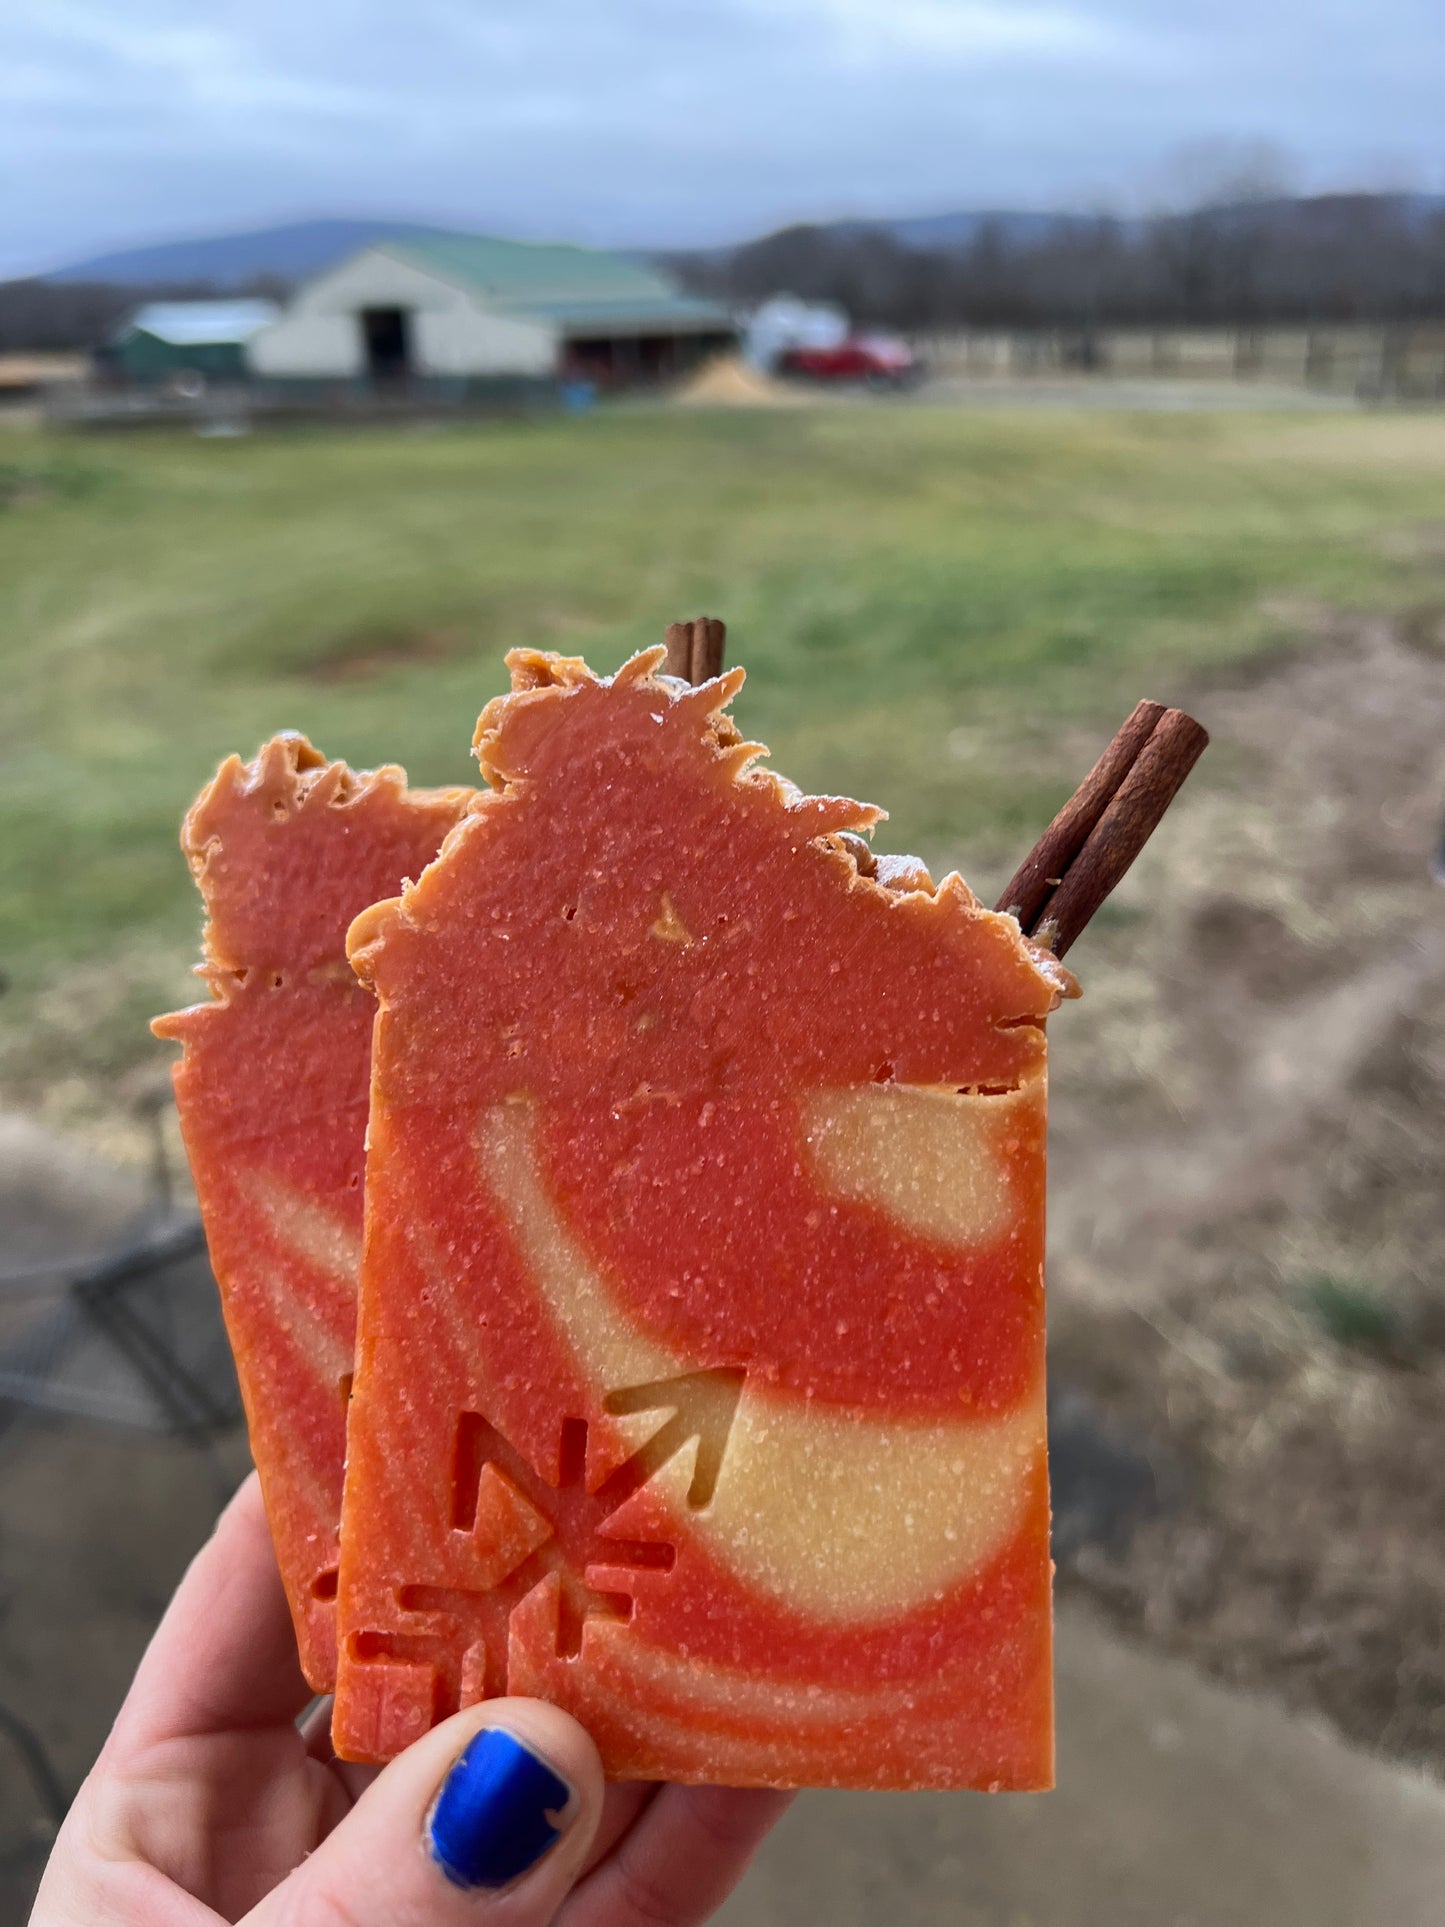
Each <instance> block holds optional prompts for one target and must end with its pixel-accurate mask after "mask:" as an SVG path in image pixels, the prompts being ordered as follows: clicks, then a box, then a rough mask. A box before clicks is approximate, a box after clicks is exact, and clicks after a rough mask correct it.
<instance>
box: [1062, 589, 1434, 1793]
mask: <svg viewBox="0 0 1445 1927" xmlns="http://www.w3.org/2000/svg"><path fill="white" fill-rule="evenodd" d="M1301 616H1302V619H1303V617H1305V616H1309V620H1310V622H1311V626H1312V627H1313V628H1314V629H1315V631H1316V638H1315V639H1314V640H1313V641H1312V642H1311V645H1310V647H1309V649H1308V651H1307V652H1303V651H1302V652H1301V653H1300V654H1298V655H1296V656H1294V657H1292V658H1283V659H1280V660H1277V661H1276V662H1275V663H1273V664H1272V665H1269V666H1266V667H1264V668H1262V669H1260V670H1259V671H1257V672H1256V673H1255V674H1254V675H1252V676H1250V677H1248V678H1247V679H1244V680H1242V681H1238V682H1235V683H1233V684H1229V685H1223V684H1221V685H1216V686H1214V687H1200V688H1197V689H1195V690H1193V691H1191V692H1189V695H1190V700H1191V702H1192V704H1193V706H1194V708H1195V710H1196V713H1198V714H1199V715H1201V716H1202V717H1203V718H1204V719H1205V721H1206V722H1207V723H1208V724H1209V726H1210V728H1211V730H1212V731H1213V734H1214V739H1215V747H1214V749H1213V750H1212V751H1211V753H1210V757H1209V759H1208V760H1207V761H1206V763H1205V765H1204V766H1203V768H1202V771H1201V778H1200V780H1199V781H1198V782H1197V784H1196V785H1194V786H1192V787H1193V788H1194V794H1193V795H1192V796H1186V798H1185V799H1183V800H1182V801H1181V804H1180V805H1179V807H1178V821H1177V822H1173V823H1171V826H1170V829H1169V831H1168V833H1167V834H1166V835H1164V836H1163V837H1161V839H1160V841H1159V845H1158V847H1157V848H1156V849H1153V850H1151V852H1150V853H1149V855H1148V857H1147V858H1146V859H1145V860H1144V861H1143V862H1141V864H1140V865H1139V867H1138V869H1137V871H1136V872H1135V874H1134V876H1132V877H1131V878H1130V879H1129V881H1128V884H1127V885H1126V888H1125V891H1124V892H1123V893H1122V901H1121V903H1120V906H1119V908H1118V910H1117V911H1116V912H1115V914H1114V916H1113V918H1112V920H1111V921H1110V923H1109V924H1108V926H1107V928H1106V930H1105V931H1104V932H1101V934H1100V938H1099V939H1098V940H1094V939H1090V940H1089V941H1088V942H1087V943H1086V945H1084V946H1081V947H1080V950H1079V952H1078V953H1076V954H1077V964H1078V967H1079V970H1080V972H1081V974H1082V976H1083V978H1084V981H1085V986H1086V996H1085V1000H1084V1002H1083V1003H1082V1004H1081V1005H1079V1006H1077V1007H1076V1009H1075V1010H1074V1011H1070V1012H1067V1013H1065V1014H1064V1015H1063V1016H1062V1018H1061V1019H1060V1020H1058V1021H1057V1022H1056V1024H1055V1026H1054V1028H1053V1038H1054V1044H1055V1061H1056V1066H1057V1069H1056V1073H1055V1138H1054V1179H1055V1188H1054V1193H1053V1207H1052V1208H1053V1222H1052V1228H1051V1229H1052V1236H1051V1250H1052V1261H1051V1262H1052V1275H1051V1289H1052V1293H1053V1301H1052V1302H1053V1307H1054V1314H1055V1320H1054V1357H1055V1364H1056V1367H1057V1368H1059V1369H1061V1370H1063V1371H1065V1372H1067V1373H1068V1374H1069V1375H1070V1376H1072V1377H1075V1378H1078V1379H1081V1380H1082V1381H1083V1382H1084V1383H1086V1384H1087V1385H1089V1386H1090V1387H1091V1388H1092V1389H1093V1390H1094V1391H1095V1392H1096V1394H1098V1395H1100V1396H1101V1397H1102V1398H1104V1399H1105V1400H1106V1401H1107V1403H1108V1404H1109V1405H1110V1407H1111V1408H1112V1409H1113V1410H1114V1411H1115V1412H1116V1413H1118V1414H1119V1415H1120V1416H1121V1418H1123V1419H1125V1420H1127V1422H1128V1423H1129V1424H1130V1425H1133V1426H1137V1427H1139V1428H1141V1429H1142V1431H1143V1432H1144V1433H1145V1434H1147V1435H1148V1436H1150V1437H1152V1438H1153V1439H1154V1440H1155V1441H1156V1443H1157V1447H1158V1457H1159V1462H1160V1464H1161V1467H1163V1468H1164V1478H1165V1483H1166V1485H1168V1486H1170V1487H1171V1488H1172V1491H1171V1504H1170V1506H1169V1508H1168V1512H1167V1516H1165V1517H1163V1518H1161V1519H1160V1520H1159V1521H1158V1522H1157V1523H1156V1524H1154V1525H1153V1526H1151V1527H1150V1528H1149V1529H1147V1530H1146V1531H1145V1532H1144V1533H1143V1534H1142V1535H1141V1536H1140V1538H1139V1540H1138V1541H1137V1543H1136V1545H1135V1548H1134V1550H1133V1552H1132V1554H1131V1555H1130V1556H1129V1557H1128V1558H1127V1559H1124V1560H1122V1561H1115V1562H1110V1561H1105V1560H1103V1559H1101V1558H1100V1557H1099V1556H1098V1555H1097V1553H1090V1554H1086V1555H1085V1557H1084V1560H1083V1562H1082V1568H1083V1569H1082V1571H1079V1572H1077V1573H1076V1574H1075V1575H1074V1576H1075V1578H1076V1579H1078V1580H1079V1581H1081V1582H1082V1583H1084V1584H1086V1585H1087V1586H1088V1587H1089V1588H1090V1589H1091V1590H1093V1591H1094V1592H1095V1593H1096V1594H1097V1595H1098V1596H1099V1597H1101V1598H1104V1599H1106V1600H1107V1601H1108V1602H1109V1604H1110V1606H1111V1608H1112V1609H1113V1610H1114V1611H1115V1612H1116V1614H1118V1615H1119V1617H1120V1618H1121V1619H1123V1620H1124V1621H1126V1622H1127V1623H1130V1624H1132V1625H1135V1626H1138V1627H1140V1628H1142V1629H1143V1630H1145V1631H1146V1632H1147V1633H1148V1634H1149V1635H1150V1636H1151V1637H1153V1638H1155V1639H1157V1640H1158V1641H1160V1642H1161V1643H1162V1644H1164V1645H1166V1646H1168V1647H1169V1648H1171V1649H1173V1650H1177V1651H1184V1652H1188V1653H1190V1654H1191V1655H1193V1656H1194V1657H1196V1658H1197V1659H1200V1660H1202V1661H1203V1662H1204V1663H1205V1664H1207V1665H1209V1666H1210V1667H1212V1668H1214V1669H1215V1670H1217V1671H1219V1672H1221V1673H1224V1674H1226V1675H1228V1676H1230V1677H1233V1678H1237V1679H1242V1680H1262V1681H1267V1682H1268V1683H1269V1684H1270V1686H1271V1687H1272V1688H1273V1689H1275V1690H1277V1691H1279V1692H1281V1693H1282V1694H1283V1695H1284V1696H1285V1697H1287V1698H1289V1699H1293V1700H1296V1701H1298V1702H1301V1703H1305V1704H1313V1705H1315V1706H1318V1707H1320V1708H1321V1709H1322V1710H1324V1711H1326V1712H1327V1713H1329V1714H1330V1716H1331V1717H1332V1718H1334V1719H1335V1720H1336V1721H1338V1723H1339V1724H1340V1725H1341V1726H1342V1727H1343V1728H1344V1729H1345V1730H1346V1731H1347V1732H1348V1733H1350V1734H1351V1735H1352V1736H1353V1737H1355V1738H1356V1739H1358V1740H1360V1741H1362V1742H1364V1743H1366V1744H1368V1745H1371V1746H1377V1747H1381V1748H1384V1749H1386V1750H1389V1751H1392V1752H1399V1753H1403V1754H1406V1755H1409V1756H1413V1757H1416V1758H1420V1759H1424V1760H1429V1761H1431V1762H1433V1763H1434V1765H1435V1766H1436V1767H1437V1768H1439V1769H1445V1533H1442V1526H1441V1521H1442V1520H1445V1451H1442V1450H1441V1445H1442V1442H1445V1279H1442V1278H1441V1275H1440V1270H1439V1257H1440V1251H1441V1249H1442V1242H1445V1190H1442V1186H1441V1183H1440V1169H1441V1162H1442V1152H1445V1029H1442V1026H1441V1024H1440V1021H1439V1013H1440V1011H1441V1009H1442V1008H1445V887H1442V886H1441V884H1440V883H1439V882H1438V881H1437V880H1436V879H1435V878H1434V877H1433V876H1432V874H1431V859H1432V854H1433V852H1434V850H1435V846H1436V841H1437V837H1438V833H1439V825H1440V819H1441V814H1442V811H1445V648H1442V647H1441V642H1440V631H1439V624H1438V617H1435V616H1432V617H1424V616H1422V617H1421V618H1420V619H1419V621H1417V622H1416V623H1415V624H1414V625H1408V626H1407V627H1406V628H1405V629H1404V630H1396V629H1391V628H1390V627H1389V626H1387V625H1385V624H1381V623H1364V622H1350V621H1346V620H1344V619H1336V618H1331V617H1329V616H1327V615H1325V614H1323V613H1314V614H1313V615H1310V614H1309V612H1301ZM1071 961H1073V959H1071ZM1101 1116H1102V1117H1106V1118H1107V1119H1108V1124H1109V1128H1108V1129H1107V1130H1101V1129H1100V1128H1099V1124H1100V1119H1101Z"/></svg>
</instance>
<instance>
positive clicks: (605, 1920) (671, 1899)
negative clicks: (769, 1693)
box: [558, 1786, 793, 1927]
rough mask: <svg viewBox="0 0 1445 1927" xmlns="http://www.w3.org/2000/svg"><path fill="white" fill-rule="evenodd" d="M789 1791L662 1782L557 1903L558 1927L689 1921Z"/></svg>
mask: <svg viewBox="0 0 1445 1927" xmlns="http://www.w3.org/2000/svg"><path fill="white" fill-rule="evenodd" d="M792 1798H793V1796H792V1794H791V1793H773V1792H770V1791H768V1790H767V1789H766V1788H760V1787H720V1786H668V1787H664V1788H663V1789H662V1791H661V1792H660V1793H659V1794H658V1796H657V1798H656V1799H655V1800H654V1801H653V1802H652V1804H651V1805H650V1806H649V1807H648V1808H647V1810H646V1812H645V1813H644V1814H643V1815H642V1817H641V1818H640V1819H639V1821H638V1823H637V1825H636V1826H635V1827H634V1828H633V1829H632V1831H631V1832H630V1833H626V1834H624V1835H623V1837H622V1838H621V1840H620V1841H619V1842H618V1844H617V1846H616V1847H615V1848H614V1849H613V1851H612V1852H611V1853H610V1854H609V1855H608V1856H607V1858H606V1859H605V1860H604V1861H602V1862H601V1863H600V1865H599V1866H598V1867H597V1869H596V1871H595V1872H593V1873H592V1874H590V1875H589V1876H588V1878H587V1879H586V1880H585V1881H584V1882H583V1884H582V1885H581V1886H579V1887H578V1889H577V1891H576V1893H575V1894H573V1895H572V1897H571V1899H570V1900H569V1901H568V1902H567V1905H566V1907H565V1908H564V1909H563V1910H562V1914H561V1918H560V1921H559V1924H558V1927H696V1923H697V1922H699V1921H704V1920H707V1919H708V1918H709V1917H710V1916H711V1915H712V1913H713V1912H714V1910H715V1909H716V1908H718V1907H720V1906H721V1905H722V1903H723V1902H724V1901H725V1900H726V1899H727V1897H728V1895H729V1894H730V1893H731V1892H732V1890H733V1888H734V1887H735V1886H736V1885H737V1884H738V1882H739V1881H740V1880H741V1879H742V1877H743V1875H744V1873H746V1871H747V1867H748V1862H749V1861H750V1860H751V1859H752V1857H753V1855H754V1854H755V1853H756V1852H757V1850H758V1847H759V1846H760V1845H761V1843H762V1841H763V1839H764V1837H765V1836H766V1834H767V1833H768V1832H769V1831H770V1829H771V1828H772V1827H774V1826H775V1825H776V1824H777V1822H778V1821H779V1820H780V1819H781V1818H782V1816H783V1814H784V1813H785V1812H786V1811H787V1809H788V1805H789V1802H790V1801H791V1800H792Z"/></svg>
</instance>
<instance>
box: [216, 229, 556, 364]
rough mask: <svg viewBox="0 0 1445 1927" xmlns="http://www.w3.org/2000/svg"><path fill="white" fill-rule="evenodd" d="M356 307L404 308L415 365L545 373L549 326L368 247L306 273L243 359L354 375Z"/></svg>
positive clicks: (552, 352)
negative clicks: (323, 270)
mask: <svg viewBox="0 0 1445 1927" xmlns="http://www.w3.org/2000/svg"><path fill="white" fill-rule="evenodd" d="M363 308H405V309H406V310H408V312H409V313H410V315H411V317H412V331H411V342H412V365H413V368H414V369H415V372H416V373H417V374H419V375H436V376H452V377H465V376H473V375H475V376H488V375H548V374H550V373H551V372H552V370H553V367H554V365H555V362H556V355H557V341H556V335H555V332H554V331H553V330H552V329H550V328H548V327H545V326H543V325H542V324H540V323H537V322H532V321H521V320H517V319H515V318H513V317H511V316H508V315H500V314H495V313H493V312H491V311H490V310H488V309H487V308H485V307H483V306H482V305H481V304H480V303H479V302H478V301H476V300H474V299H473V297H472V296H471V295H470V294H468V293H467V292H466V291H465V290H464V289H461V288H458V287H456V286H454V285H453V284H452V283H451V282H449V281H443V280H441V279H439V278H438V277H437V276H435V275H432V274H428V273H426V272H425V271H424V270H423V269H421V268H418V267H415V266H413V265H412V263H411V262H409V261H404V260H402V259H401V258H400V257H399V256H397V255H394V254H390V253H388V252H387V251H386V250H385V249H384V248H368V249H367V250H366V251H365V252H364V253H362V254H358V255H355V256H353V258H352V259H351V260H349V261H345V262H343V263H342V264H341V265H340V266H339V267H336V268H333V269H332V270H331V272H330V273H329V274H323V275H321V276H319V277H318V278H317V279H316V280H315V281H312V282H310V283H309V284H308V285H307V286H306V287H305V288H303V289H302V290H301V291H300V292H299V293H298V294H297V296H296V299H295V300H294V301H293V302H292V304H291V307H290V308H289V309H288V310H287V312H286V314H285V315H283V316H282V318H281V319H280V320H279V321H276V322H273V323H272V324H271V326H270V327H268V328H265V329H262V330H261V332H260V333H259V334H257V335H255V336H253V337H252V340H251V344H250V349H249V357H250V362H251V366H252V368H253V369H254V370H255V372H256V373H257V374H258V375H261V376H270V377H272V378H274V379H277V380H287V379H304V380H312V381H316V380H334V381H348V380H353V379H355V378H356V377H358V376H360V375H364V374H365V372H366V348H365V343H364V339H363V336H362V330H361V320H360V310H361V309H363Z"/></svg>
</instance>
